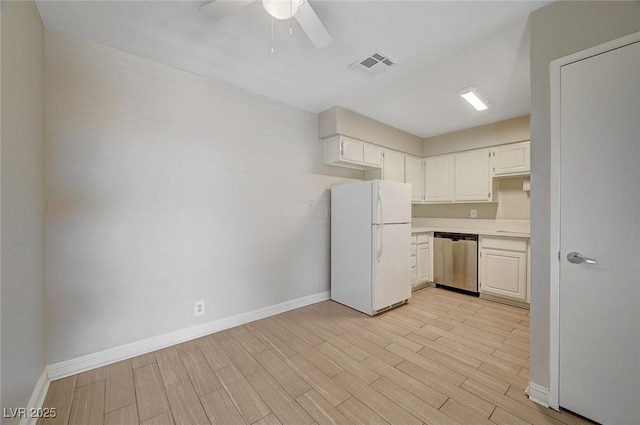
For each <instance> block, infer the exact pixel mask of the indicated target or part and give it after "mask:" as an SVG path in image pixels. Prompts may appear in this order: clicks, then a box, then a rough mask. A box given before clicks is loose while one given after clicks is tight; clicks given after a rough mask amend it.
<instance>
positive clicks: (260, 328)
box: [38, 288, 588, 425]
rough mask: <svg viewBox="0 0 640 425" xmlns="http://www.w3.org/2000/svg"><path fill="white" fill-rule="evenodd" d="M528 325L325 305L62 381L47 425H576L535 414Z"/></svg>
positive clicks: (446, 297) (438, 298)
mask: <svg viewBox="0 0 640 425" xmlns="http://www.w3.org/2000/svg"><path fill="white" fill-rule="evenodd" d="M528 335H529V312H528V311H527V310H523V309H519V308H516V307H511V306H506V305H502V304H497V303H494V302H491V301H486V300H481V299H478V298H473V297H469V296H466V295H461V294H457V293H453V292H450V291H445V290H442V289H436V288H424V289H421V290H419V291H417V292H414V294H413V297H412V298H411V300H410V303H409V304H408V305H405V306H402V307H400V308H397V309H395V310H391V311H389V312H386V313H384V314H382V315H379V316H376V317H368V316H366V315H364V314H361V313H358V312H356V311H354V310H352V309H349V308H347V307H345V306H342V305H340V304H337V303H335V302H333V301H325V302H322V303H318V304H314V305H311V306H308V307H304V308H300V309H297V310H293V311H290V312H287V313H283V314H280V315H277V316H273V317H270V318H267V319H262V320H259V321H256V322H252V323H249V324H246V325H243V326H239V327H236V328H233V329H228V330H225V331H223V332H219V333H216V334H212V335H209V336H206V337H203V338H200V339H197V340H194V341H189V342H186V343H184V344H180V345H176V346H173V347H169V348H165V349H162V350H159V351H156V352H154V353H150V354H145V355H143V356H139V357H136V358H133V359H130V360H125V361H122V362H119V363H115V364H113V365H109V366H105V367H102V368H99V369H96V370H92V371H88V372H84V373H81V374H79V375H76V376H71V377H68V378H65V379H62V380H59V381H56V382H53V383H52V384H51V386H50V388H49V392H48V394H47V398H46V400H45V404H44V405H45V407H56V408H57V409H58V416H57V417H56V418H55V419H40V420H39V421H38V424H40V425H51V424H55V425H74V424H79V425H101V424H105V425H192V424H193V425H208V424H212V425H218V424H220V425H227V424H229V425H251V424H255V425H278V424H282V425H287V424H292V425H316V424H317V425H324V424H337V425H340V424H355V425H357V424H367V425H369V424H394V425H395V424H410V425H421V424H437V425H501V424H508V425H511V424H512V425H519V424H525V425H526V424H554V425H563V424H565V425H578V424H586V423H588V422H587V421H585V420H583V419H581V418H579V417H576V416H574V415H571V414H569V413H567V412H562V413H558V412H555V411H553V410H550V409H545V408H543V407H541V406H538V405H536V404H534V403H532V402H530V401H529V400H528V399H527V397H526V396H525V395H524V393H523V392H524V389H525V388H526V386H527V382H528V378H529V376H528V375H529V337H528Z"/></svg>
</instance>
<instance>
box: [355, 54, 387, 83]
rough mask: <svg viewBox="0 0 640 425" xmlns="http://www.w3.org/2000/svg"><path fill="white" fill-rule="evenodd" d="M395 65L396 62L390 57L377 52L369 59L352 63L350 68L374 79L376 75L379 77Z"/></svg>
mask: <svg viewBox="0 0 640 425" xmlns="http://www.w3.org/2000/svg"><path fill="white" fill-rule="evenodd" d="M395 64H396V61H395V60H393V59H391V58H390V57H389V56H385V55H384V54H383V53H378V52H376V53H374V54H372V55H370V56H369V57H367V58H364V59H362V60H359V61H356V62H354V63H352V64H351V65H349V68H350V69H352V70H354V71H357V72H360V73H362V74H364V75H367V76H369V77H373V76H374V75H378V74H380V73H382V72H384V71H386V70H387V69H389V68H390V67H392V66H393V65H395Z"/></svg>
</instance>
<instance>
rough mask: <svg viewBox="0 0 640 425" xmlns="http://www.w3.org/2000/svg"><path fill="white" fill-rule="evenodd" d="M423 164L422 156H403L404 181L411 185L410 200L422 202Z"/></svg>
mask: <svg viewBox="0 0 640 425" xmlns="http://www.w3.org/2000/svg"><path fill="white" fill-rule="evenodd" d="M423 164H424V162H423V159H422V158H416V157H414V156H409V155H405V157H404V182H405V183H409V184H410V185H411V201H412V202H422V201H423V200H424V175H423V171H424V166H423Z"/></svg>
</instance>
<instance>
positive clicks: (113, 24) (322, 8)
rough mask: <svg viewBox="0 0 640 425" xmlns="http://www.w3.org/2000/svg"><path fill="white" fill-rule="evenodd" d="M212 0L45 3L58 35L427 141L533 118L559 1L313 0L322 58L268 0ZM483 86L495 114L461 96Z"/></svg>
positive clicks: (50, 23) (46, 17)
mask: <svg viewBox="0 0 640 425" xmlns="http://www.w3.org/2000/svg"><path fill="white" fill-rule="evenodd" d="M206 3H208V2H207V1H201V2H192V1H133V2H119V1H46V0H41V1H39V2H38V8H39V9H40V14H41V15H42V19H43V21H44V23H45V25H46V26H47V27H50V28H53V29H56V30H60V31H65V32H70V33H74V34H78V35H81V36H84V37H86V38H89V39H91V40H94V41H96V42H98V43H102V44H106V45H109V46H113V47H115V48H118V49H121V50H124V51H127V52H130V53H133V54H136V55H139V56H142V57H146V58H149V59H153V60H156V61H159V62H162V63H165V64H167V65H171V66H174V67H177V68H180V69H184V70H187V71H190V72H193V73H196V74H200V75H203V76H206V77H209V78H211V79H214V80H218V81H223V82H225V83H227V84H230V85H232V86H236V87H239V88H242V89H245V90H248V91H250V92H254V93H258V94H260V95H263V96H266V97H268V98H272V99H275V100H279V101H282V102H285V103H288V104H291V105H294V106H297V107H300V108H302V109H305V110H308V111H312V112H321V111H324V110H326V109H328V108H330V107H332V106H334V105H339V106H343V107H345V108H348V109H351V110H354V111H356V112H359V113H361V114H363V115H366V116H369V117H371V118H374V119H376V120H378V121H381V122H384V123H386V124H389V125H392V126H394V127H397V128H400V129H403V130H405V131H408V132H410V133H413V134H415V135H417V136H420V137H429V136H434V135H438V134H443V133H447V132H450V131H454V130H459V129H463V128H469V127H474V126H477V125H481V124H487V123H491V122H496V121H500V120H503V119H507V118H512V117H516V116H520V115H525V114H528V113H529V27H528V25H527V22H528V15H529V13H530V12H532V11H533V10H535V9H538V8H540V7H542V6H544V5H545V4H547V3H549V1H495V2H494V1H477V0H476V1H399V0H395V1H393V0H390V1H368V0H360V1H335V0H311V2H310V3H311V5H312V6H313V8H314V9H315V10H316V12H317V14H318V16H319V17H320V19H322V21H323V22H324V24H325V26H326V27H327V29H328V30H329V33H330V34H331V35H332V36H333V43H332V44H331V45H329V46H328V47H325V48H323V49H319V50H316V49H314V48H313V46H312V45H311V43H310V42H309V40H308V39H307V38H306V36H305V35H304V33H303V32H302V30H301V29H300V28H299V27H298V26H297V24H296V22H295V20H294V22H293V30H294V35H293V36H289V34H288V27H289V23H288V21H275V23H274V32H275V48H276V52H275V54H273V55H272V54H270V52H269V46H270V43H271V41H270V40H271V38H270V16H269V15H268V14H267V13H266V12H265V10H264V9H263V7H262V5H261V4H260V3H259V2H256V3H253V4H251V5H249V6H247V7H246V8H244V9H241V10H240V11H238V12H236V13H234V14H232V15H230V16H227V17H225V18H223V19H220V20H212V19H209V18H207V17H206V16H204V15H203V14H202V13H201V12H200V11H199V6H201V5H203V4H206ZM374 51H380V52H382V53H384V54H386V55H388V56H390V57H392V58H393V59H395V60H396V61H397V64H396V65H395V66H394V67H392V68H390V69H389V70H388V71H387V72H385V73H383V74H380V75H378V76H375V77H367V76H364V75H361V74H358V73H356V72H354V71H352V70H349V69H348V66H349V65H350V64H352V63H353V62H355V61H357V60H361V59H364V58H365V57H367V56H369V55H370V54H371V53H373V52H374ZM468 86H475V87H476V88H477V90H478V92H479V93H480V94H481V96H483V97H484V98H485V99H487V100H488V102H489V103H490V105H491V107H490V108H489V110H487V111H484V112H476V111H475V110H473V109H472V108H471V106H470V105H467V104H466V103H464V101H463V100H462V99H461V98H460V97H459V96H458V91H459V90H460V89H462V88H464V87H468Z"/></svg>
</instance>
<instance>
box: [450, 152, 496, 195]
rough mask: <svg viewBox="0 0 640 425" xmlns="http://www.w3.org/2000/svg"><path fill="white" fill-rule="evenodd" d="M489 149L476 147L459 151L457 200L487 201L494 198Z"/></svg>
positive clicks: (456, 156)
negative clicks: (466, 150)
mask: <svg viewBox="0 0 640 425" xmlns="http://www.w3.org/2000/svg"><path fill="white" fill-rule="evenodd" d="M490 155H491V152H490V151H489V149H475V150H472V151H468V152H462V153H457V154H456V155H455V158H456V165H455V169H456V179H455V195H454V199H455V201H456V202H457V201H462V202H469V201H475V202H487V201H491V199H492V193H491V192H492V190H491V189H492V185H491V176H490V173H489V162H490Z"/></svg>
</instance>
